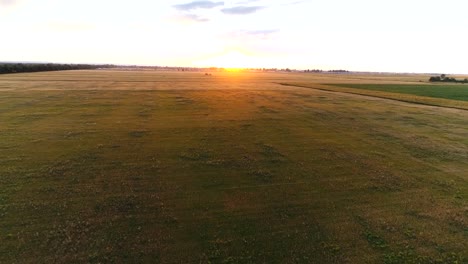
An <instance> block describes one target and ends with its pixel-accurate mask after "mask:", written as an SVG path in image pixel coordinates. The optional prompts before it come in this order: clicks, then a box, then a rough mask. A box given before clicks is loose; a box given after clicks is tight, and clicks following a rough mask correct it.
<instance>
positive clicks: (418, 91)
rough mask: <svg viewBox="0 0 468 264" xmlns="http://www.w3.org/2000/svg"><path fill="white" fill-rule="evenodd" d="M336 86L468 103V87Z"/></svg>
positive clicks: (459, 85) (460, 85) (461, 85)
mask: <svg viewBox="0 0 468 264" xmlns="http://www.w3.org/2000/svg"><path fill="white" fill-rule="evenodd" d="M334 86H340V87H349V88H358V89H366V90H374V91H384V92H391V93H403V94H413V95H419V96H428V97H434V98H444V99H450V100H459V101H468V85H463V84H458V85H395V84H336V85H334Z"/></svg>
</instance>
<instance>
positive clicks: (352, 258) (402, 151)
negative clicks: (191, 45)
mask: <svg viewBox="0 0 468 264" xmlns="http://www.w3.org/2000/svg"><path fill="white" fill-rule="evenodd" d="M91 75H92V76H93V79H94V81H93V82H83V83H79V82H77V83H76V86H75V84H73V83H66V84H64V83H63V82H62V81H61V80H63V79H67V78H70V79H71V77H73V79H75V80H79V78H83V79H87V78H89V76H91ZM18 76H20V75H14V78H20V77H18ZM25 76H26V75H25ZM48 76H49V75H47V74H36V75H35V74H32V75H27V76H26V77H22V78H24V80H23V81H18V80H17V81H15V82H11V83H9V82H8V80H0V84H1V83H2V82H4V83H5V86H10V87H11V89H10V90H5V91H1V92H0V186H1V188H0V263H38V262H39V263H43V262H60V263H68V262H72V263H73V262H80V263H82V262H84V263H88V262H89V263H113V262H117V263H133V262H136V263H140V262H144V263H466V261H467V257H468V252H467V250H466V249H467V248H468V244H467V241H468V240H467V236H468V233H467V230H468V229H467V220H466V219H467V216H468V215H467V214H468V212H467V210H466V208H467V206H468V204H467V200H468V178H467V174H466V171H468V160H467V156H468V140H467V137H466V129H465V128H467V127H468V121H467V120H468V114H467V112H466V111H453V110H448V109H433V108H425V107H411V105H410V106H408V104H406V103H401V102H396V101H390V102H381V101H372V100H364V99H363V98H362V97H356V96H352V95H347V94H338V93H329V92H324V91H319V90H313V89H303V88H296V87H284V86H279V85H274V84H272V82H276V81H278V80H283V81H285V82H286V81H293V80H294V79H296V78H306V77H301V76H296V75H285V76H282V75H269V74H259V75H258V76H256V75H252V76H250V75H247V76H244V75H229V74H226V75H222V76H216V75H214V76H213V78H210V79H207V78H206V77H205V76H204V75H203V74H187V75H186V74H176V73H141V72H132V73H128V72H99V71H96V72H93V71H91V72H88V73H87V74H83V73H82V72H66V73H53V74H51V75H50V77H48ZM2 78H4V79H5V78H7V77H2ZM11 78H13V77H11ZM28 78H29V79H34V78H42V79H43V80H44V79H47V78H52V79H55V80H57V81H48V82H45V84H41V82H39V83H37V82H30V81H28ZM112 78H114V79H118V80H122V81H125V80H129V81H130V80H133V79H142V80H146V82H147V83H144V82H139V83H121V84H118V83H117V84H114V86H111V85H110V84H107V81H108V80H109V79H112ZM165 78H166V79H171V81H170V82H157V80H164V79H165ZM100 80H101V81H100ZM101 82H102V83H101ZM169 83H170V84H169ZM96 85H98V86H99V87H101V88H98V89H97V88H96ZM107 85H109V86H107ZM140 85H141V86H140ZM130 86H132V87H133V88H132V89H129V87H130ZM102 87H105V88H102ZM180 87H184V89H178V88H180ZM45 88H48V89H45ZM72 88H75V89H72ZM112 88H115V89H112Z"/></svg>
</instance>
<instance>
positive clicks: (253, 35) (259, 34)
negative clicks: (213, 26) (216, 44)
mask: <svg viewBox="0 0 468 264" xmlns="http://www.w3.org/2000/svg"><path fill="white" fill-rule="evenodd" d="M278 32H279V29H261V30H239V31H234V32H231V33H229V34H227V35H226V37H228V38H234V39H243V40H245V39H268V38H269V37H271V36H272V35H274V34H276V33H278Z"/></svg>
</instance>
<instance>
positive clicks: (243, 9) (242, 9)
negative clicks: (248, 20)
mask: <svg viewBox="0 0 468 264" xmlns="http://www.w3.org/2000/svg"><path fill="white" fill-rule="evenodd" d="M264 8H265V7H264V6H236V7H230V8H223V9H221V12H223V13H224V14H228V15H248V14H252V13H255V12H257V11H259V10H262V9H264Z"/></svg>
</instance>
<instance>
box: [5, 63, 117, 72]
mask: <svg viewBox="0 0 468 264" xmlns="http://www.w3.org/2000/svg"><path fill="white" fill-rule="evenodd" d="M112 67H114V66H113V65H108V64H106V65H91V64H56V63H2V62H0V74H6V73H20V72H43V71H67V70H88V69H100V68H112Z"/></svg>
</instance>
